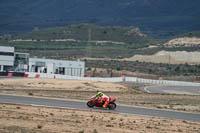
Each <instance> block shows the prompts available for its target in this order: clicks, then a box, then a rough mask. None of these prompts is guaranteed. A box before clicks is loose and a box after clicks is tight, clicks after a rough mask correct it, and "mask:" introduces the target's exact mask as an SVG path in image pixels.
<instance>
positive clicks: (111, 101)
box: [87, 96, 117, 110]
mask: <svg viewBox="0 0 200 133" xmlns="http://www.w3.org/2000/svg"><path fill="white" fill-rule="evenodd" d="M115 101H116V99H115V98H113V97H109V103H108V105H107V107H106V108H108V109H110V110H114V109H115V108H116V107H117V105H116V103H115ZM104 103H105V101H103V102H101V101H99V99H98V96H93V97H91V99H90V100H89V101H88V102H87V106H88V107H90V108H93V107H101V108H103V105H104Z"/></svg>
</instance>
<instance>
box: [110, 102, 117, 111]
mask: <svg viewBox="0 0 200 133" xmlns="http://www.w3.org/2000/svg"><path fill="white" fill-rule="evenodd" d="M116 107H117V105H116V104H115V103H109V104H108V108H109V109H110V110H114V109H115V108H116Z"/></svg>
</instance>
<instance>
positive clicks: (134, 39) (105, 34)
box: [17, 24, 153, 45]
mask: <svg viewBox="0 0 200 133" xmlns="http://www.w3.org/2000/svg"><path fill="white" fill-rule="evenodd" d="M17 38H18V39H23V40H27V39H31V40H46V41H63V42H64V41H77V42H80V41H82V42H83V41H86V42H96V43H107V42H110V43H116V44H125V43H127V44H140V45H149V44H150V43H153V40H152V39H151V38H150V37H148V36H147V35H145V34H143V33H142V32H141V31H140V30H139V28H135V27H116V26H112V27H111V26H107V27H102V26H96V25H91V24H79V25H70V26H67V27H57V28H48V29H42V30H39V29H37V31H34V32H30V33H26V34H23V35H21V36H18V37H17ZM18 41H20V40H18Z"/></svg>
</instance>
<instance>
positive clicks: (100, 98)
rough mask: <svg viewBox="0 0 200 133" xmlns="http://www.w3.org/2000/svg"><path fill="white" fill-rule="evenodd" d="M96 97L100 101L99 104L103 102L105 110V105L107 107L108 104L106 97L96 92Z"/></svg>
mask: <svg viewBox="0 0 200 133" xmlns="http://www.w3.org/2000/svg"><path fill="white" fill-rule="evenodd" d="M97 95H98V96H99V97H98V99H99V101H101V102H103V101H105V103H104V105H103V107H104V108H106V107H107V105H108V103H109V97H108V96H106V95H105V94H104V93H102V92H98V94H97Z"/></svg>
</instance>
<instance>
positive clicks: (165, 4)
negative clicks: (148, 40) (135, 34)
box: [0, 0, 200, 37]
mask: <svg viewBox="0 0 200 133" xmlns="http://www.w3.org/2000/svg"><path fill="white" fill-rule="evenodd" d="M199 5H200V1H199V0H193V1H192V2H191V1H189V0H117V1H116V0H100V1H99V0H84V1H83V0H67V1H66V0H59V1H58V0H50V1H49V0H29V1H27V0H20V1H19V0H12V1H8V0H1V2H0V19H1V21H0V31H1V32H0V34H5V33H11V34H19V33H23V32H27V31H32V30H33V29H34V28H35V27H39V28H45V27H55V26H66V25H70V24H80V23H91V24H97V25H107V26H113V25H117V26H135V27H139V28H140V29H141V30H142V31H143V32H144V33H147V34H148V35H150V36H153V37H170V36H174V35H177V34H180V33H186V32H191V31H197V30H200V8H199Z"/></svg>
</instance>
